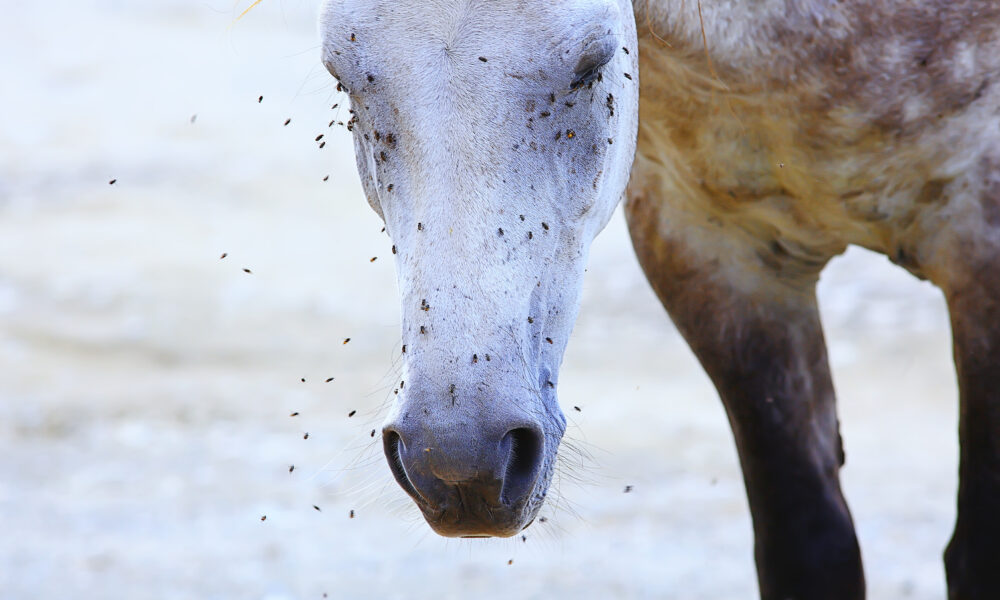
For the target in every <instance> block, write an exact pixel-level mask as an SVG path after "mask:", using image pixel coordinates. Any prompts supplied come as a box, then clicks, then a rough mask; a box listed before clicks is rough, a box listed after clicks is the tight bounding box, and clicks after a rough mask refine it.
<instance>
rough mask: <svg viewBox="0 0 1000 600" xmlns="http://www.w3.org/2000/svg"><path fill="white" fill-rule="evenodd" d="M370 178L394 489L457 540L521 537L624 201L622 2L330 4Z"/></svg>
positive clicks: (330, 25)
mask: <svg viewBox="0 0 1000 600" xmlns="http://www.w3.org/2000/svg"><path fill="white" fill-rule="evenodd" d="M321 30H322V36H323V62H324V63H325V64H326V66H327V68H328V69H329V71H330V72H331V73H332V74H333V76H334V77H335V78H337V79H338V80H339V82H340V84H341V85H342V86H343V87H344V88H346V90H347V92H348V94H349V96H350V100H351V107H352V114H353V116H352V119H351V128H352V130H353V133H354V142H355V149H356V153H357V162H358V171H359V174H360V176H361V180H362V182H363V185H364V189H365V192H366V194H367V196H368V202H369V203H370V204H371V206H372V208H373V209H375V211H376V212H377V213H378V214H379V215H380V216H381V217H382V219H383V220H384V221H385V224H386V231H387V233H388V234H389V235H390V236H391V237H392V240H393V243H394V248H395V252H396V255H395V259H396V272H397V278H398V283H399V291H400V296H401V303H402V325H403V334H402V343H403V344H404V347H403V349H404V354H403V380H404V381H405V385H403V388H402V389H401V390H400V393H399V396H398V400H397V401H396V404H395V406H394V408H393V410H392V411H391V413H390V415H389V416H388V419H387V421H386V423H385V426H384V428H383V440H384V445H385V452H386V456H387V458H388V460H389V464H390V466H391V468H392V471H393V474H394V476H395V477H396V480H397V481H398V482H399V484H400V485H401V486H402V487H403V489H404V490H406V492H407V493H408V494H409V495H410V496H411V497H412V498H413V499H414V501H415V502H416V503H417V505H418V506H419V507H420V509H421V511H422V512H423V514H424V516H425V517H426V519H427V521H428V522H429V523H430V525H431V526H432V527H433V528H434V529H435V530H436V531H437V532H438V533H440V534H442V535H449V536H484V535H495V536H510V535H514V534H515V533H517V532H519V531H521V530H522V529H523V528H525V527H526V526H527V525H528V524H530V523H531V521H532V520H533V519H534V517H535V515H536V514H537V512H538V509H539V508H540V507H541V505H542V502H543V501H544V499H545V495H546V492H547V490H548V487H549V482H550V480H551V476H552V471H553V466H554V464H555V459H556V453H557V449H558V446H559V441H560V439H561V437H562V434H563V432H564V430H565V425H566V419H565V417H564V416H563V414H562V411H561V410H560V409H559V406H558V403H557V399H556V382H557V380H558V371H559V366H560V363H561V361H562V356H563V351H564V350H565V348H566V343H567V340H568V338H569V335H570V331H571V330H572V327H573V322H574V320H575V318H576V314H577V309H578V306H579V301H580V290H581V284H582V279H583V273H584V266H585V264H586V260H587V255H588V251H589V248H590V244H591V242H592V240H593V239H594V236H595V235H597V233H598V232H599V231H600V230H601V229H602V228H603V227H604V226H605V224H606V223H607V222H608V219H609V218H610V217H611V214H612V213H613V211H614V209H615V206H616V205H617V204H618V202H619V200H620V199H621V197H622V195H623V194H624V191H625V186H626V183H627V181H628V176H629V170H630V168H631V165H632V158H633V153H634V150H635V136H636V129H637V118H638V117H637V116H638V96H639V93H638V92H639V90H638V67H637V63H636V56H635V53H636V43H635V23H634V17H633V13H632V7H631V2H630V1H629V0H534V1H532V0H491V1H477V0H328V1H327V2H326V3H325V5H324V7H323V9H322V16H321Z"/></svg>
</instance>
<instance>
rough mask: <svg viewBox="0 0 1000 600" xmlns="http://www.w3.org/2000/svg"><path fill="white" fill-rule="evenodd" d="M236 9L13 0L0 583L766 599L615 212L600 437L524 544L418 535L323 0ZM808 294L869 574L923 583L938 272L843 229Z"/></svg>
mask: <svg viewBox="0 0 1000 600" xmlns="http://www.w3.org/2000/svg"><path fill="white" fill-rule="evenodd" d="M245 4H246V2H244V3H243V5H244V6H245ZM232 10H233V6H232V4H231V3H230V2H229V1H228V0H205V1H203V2H182V1H180V0H149V1H144V2H138V1H136V2H125V1H123V0H76V1H72V2H71V1H68V0H57V1H50V2H44V3H43V2H38V3H34V2H28V1H15V2H12V3H7V4H6V5H5V7H4V10H3V14H2V18H0V55H2V56H3V57H4V58H3V60H2V61H0V81H2V82H3V91H2V92H0V107H2V110H0V519H2V530H3V534H2V535H0V597H2V598H5V599H6V598H17V599H20V598H25V599H27V598H275V599H276V598H320V597H321V596H322V593H324V592H326V593H328V594H329V596H330V597H331V598H467V597H476V598H501V597H502V598H614V597H622V598H676V599H744V598H753V597H755V592H756V584H755V580H754V576H753V567H752V560H751V536H750V522H749V518H748V515H747V509H746V503H745V500H744V496H743V490H742V485H741V482H740V479H739V474H738V471H737V468H736V462H735V452H734V450H733V446H732V443H731V440H730V437H729V433H728V429H727V426H726V422H725V418H724V415H723V412H722V409H721V407H720V405H719V403H718V401H717V400H716V398H715V394H714V391H713V389H712V388H711V387H710V385H709V383H708V381H707V379H706V377H705V376H704V375H703V373H702V372H701V370H700V368H699V367H698V365H697V364H696V362H695V361H694V359H693V358H692V356H691V353H690V352H689V351H688V350H687V348H686V346H685V345H684V344H683V342H682V341H681V340H680V339H679V337H678V335H677V333H676V331H675V330H674V329H673V327H672V325H671V324H670V323H669V321H668V319H667V318H666V316H665V315H664V313H663V311H662V310H661V309H660V307H659V305H658V304H657V303H656V301H655V299H654V298H653V295H652V293H651V292H650V291H649V289H648V286H647V284H646V283H645V280H644V279H643V277H642V275H641V273H640V272H639V270H638V268H637V266H636V264H635V260H634V258H633V256H632V253H631V249H630V246H629V244H628V241H627V236H626V234H625V230H624V226H623V223H622V220H621V219H620V218H616V220H615V221H614V223H613V224H612V225H611V226H610V227H609V229H608V231H606V232H605V233H604V234H603V235H602V237H601V238H600V239H599V240H598V242H597V244H596V245H595V248H594V253H593V261H592V264H591V268H590V274H589V279H588V281H587V286H586V295H585V299H584V305H583V308H582V311H581V317H580V320H579V323H578V326H577V329H576V332H575V334H574V337H573V339H572V341H571V344H570V349H569V352H568V354H567V356H566V362H565V365H564V370H563V374H562V377H561V381H562V387H561V390H560V393H561V396H562V398H563V402H564V405H565V406H567V408H568V407H570V406H572V405H579V406H580V407H581V408H582V409H583V412H581V413H576V412H574V411H572V410H570V412H569V416H570V421H571V427H570V431H569V435H570V436H571V438H572V440H573V441H574V442H575V444H576V445H577V446H578V447H580V448H582V449H583V450H584V451H585V452H586V453H587V454H589V455H590V456H591V457H592V458H591V459H590V460H588V461H586V462H585V463H584V464H583V465H582V466H580V465H577V466H571V467H570V468H569V470H568V471H567V472H566V474H565V475H564V476H563V477H562V478H561V483H560V485H559V488H560V490H559V491H560V492H561V496H562V500H561V501H559V502H553V503H551V504H550V505H549V506H548V507H547V508H546V509H545V514H546V515H548V517H549V521H548V522H547V523H545V524H536V526H533V527H532V528H531V529H529V530H528V531H527V536H528V539H527V542H525V543H522V542H521V541H520V540H514V541H511V540H494V541H485V542H484V541H448V540H444V539H441V538H437V537H435V536H433V535H432V534H430V533H429V530H428V528H427V527H426V525H424V524H423V523H422V521H421V520H420V518H419V516H418V515H417V513H416V511H415V509H413V508H412V507H411V506H410V505H409V502H408V501H407V500H406V499H405V497H404V496H403V493H402V492H401V491H400V490H399V489H398V488H397V487H396V485H395V484H394V483H392V482H391V480H390V476H389V473H388V469H387V468H386V467H385V465H384V463H383V461H382V459H381V456H380V451H379V448H378V447H377V446H374V445H373V440H372V439H371V438H370V437H369V431H370V430H371V429H372V428H373V427H375V426H377V424H378V422H379V419H380V415H381V412H382V408H383V407H384V406H385V404H384V402H385V401H386V400H387V399H388V398H389V396H390V394H391V388H392V382H393V381H394V374H395V367H394V360H395V358H396V357H397V354H396V349H397V344H398V339H399V338H398V333H397V305H396V295H395V288H394V278H393V274H392V264H391V260H389V259H390V256H389V253H388V246H389V243H388V241H387V239H386V238H385V237H384V236H382V235H380V234H379V228H380V223H379V222H378V220H377V219H376V217H375V216H374V214H373V213H372V212H371V211H370V210H369V209H368V208H367V206H366V204H365V203H364V201H363V199H362V198H361V195H360V191H359V187H358V184H357V182H356V175H355V173H354V167H353V159H352V157H351V151H350V146H349V144H348V138H347V134H346V132H344V131H343V130H341V129H336V128H335V129H332V130H327V128H326V124H327V122H328V121H329V119H331V118H334V116H337V115H339V117H340V118H342V119H343V117H344V114H345V113H344V112H343V111H341V112H339V113H335V112H334V113H332V112H331V111H330V109H329V106H330V104H332V102H334V101H336V99H335V95H334V93H333V90H332V89H331V83H330V80H329V78H328V77H327V76H326V74H325V71H323V70H322V68H321V67H320V66H319V65H318V60H317V50H316V35H315V32H314V27H315V26H314V21H315V19H314V15H315V10H316V6H315V2H314V1H312V0H310V1H297V0H284V1H281V0H268V1H267V2H265V3H264V5H262V6H261V7H259V8H258V9H256V10H255V11H254V12H253V13H251V16H250V18H248V19H247V20H245V21H243V22H241V23H240V24H238V25H237V26H235V27H233V28H231V29H230V28H228V26H229V25H230V22H231V18H232V15H233V12H232ZM261 94H263V95H264V101H263V102H262V103H260V104H258V103H257V97H258V96H259V95H261ZM194 114H197V119H196V121H195V122H194V123H191V122H190V118H191V116H192V115H194ZM288 117H291V118H292V123H291V125H289V126H288V127H282V123H283V122H284V120H285V119H286V118H288ZM320 132H327V135H328V136H329V141H330V143H329V144H328V145H327V147H326V148H325V149H323V150H319V149H317V147H316V144H315V143H314V142H313V138H314V137H315V136H316V135H317V134H318V133H320ZM327 174H329V175H330V180H329V181H328V182H323V181H322V177H323V176H324V175H327ZM111 178H117V179H118V182H117V183H116V184H115V185H114V186H109V185H108V180H109V179H111ZM224 251H225V252H228V253H229V257H228V258H226V259H225V260H221V261H220V260H218V256H219V254H220V253H221V252H224ZM372 256H379V257H380V259H379V260H378V261H377V262H375V263H374V264H372V263H370V262H369V259H370V258H371V257H372ZM243 267H248V268H250V269H252V270H253V274H252V275H247V274H245V273H243V272H242V270H241V269H242V268H243ZM821 301H822V306H823V316H824V319H825V322H826V326H827V330H828V331H827V333H828V338H829V341H830V353H831V356H832V362H833V366H834V371H835V377H836V382H837V386H838V391H839V394H840V398H841V417H842V421H843V423H844V425H843V433H844V438H845V441H846V444H847V453H848V465H847V468H846V470H845V471H844V474H843V478H844V487H845V488H846V492H847V494H848V497H849V499H850V501H851V503H852V507H853V510H854V515H855V518H856V521H857V525H858V531H859V535H860V537H861V541H862V546H863V551H864V555H865V559H866V565H867V575H868V579H869V582H870V585H869V589H870V597H871V598H876V599H880V598H943V597H944V591H943V590H944V583H943V581H944V578H943V570H942V567H941V563H940V558H939V557H940V554H941V551H942V549H943V547H944V544H945V543H946V541H947V538H948V536H949V535H950V529H951V525H952V522H953V519H954V508H953V506H954V500H953V498H954V490H955V485H956V481H955V470H956V452H957V446H956V441H955V430H956V391H955V383H954V376H953V372H952V367H951V363H950V356H949V352H950V348H949V338H948V331H947V321H946V315H945V313H944V307H943V302H942V299H941V296H940V294H939V293H938V292H937V291H936V290H935V289H934V288H932V287H930V286H929V285H927V284H923V283H919V282H917V281H916V280H914V279H912V278H910V277H909V276H908V275H906V274H905V273H903V272H902V271H900V270H898V269H895V268H894V267H892V266H891V265H889V263H888V262H887V261H886V260H885V259H884V258H881V257H877V256H874V255H870V254H867V253H863V252H860V251H852V252H849V253H848V255H847V256H846V257H844V258H842V259H839V260H837V261H835V262H834V263H833V264H832V265H831V267H830V268H829V269H828V270H827V272H826V273H824V278H823V282H822V284H821ZM348 336H349V337H351V338H352V341H351V342H350V344H348V345H343V344H341V341H342V340H343V338H345V337H348ZM329 376H335V377H336V380H335V381H334V382H332V383H329V384H326V383H323V380H324V379H325V378H327V377H329ZM302 377H305V378H306V383H302V382H301V381H300V378H302ZM353 409H357V410H358V415H357V416H355V417H354V418H353V419H348V418H347V413H348V411H350V410H353ZM293 410H295V411H299V412H300V413H301V415H300V416H299V417H296V418H290V417H289V416H288V415H289V413H290V412H291V411H293ZM306 431H308V432H309V434H310V436H309V439H308V440H304V439H303V434H304V432H306ZM570 462H572V461H570ZM291 464H294V465H295V466H296V469H295V471H294V473H292V474H289V472H288V467H289V465H291ZM576 480H580V482H577V481H576ZM626 484H628V485H633V486H634V487H635V491H634V492H633V493H631V494H623V493H622V488H623V487H624V485H626ZM313 504H315V505H317V506H319V507H320V508H322V512H317V511H315V510H314V509H313V508H312V505H313ZM351 509H354V510H355V511H356V518H354V519H353V520H352V519H349V518H348V511H349V510H351ZM264 514H266V515H267V517H268V518H267V521H266V522H261V521H260V516H261V515H264ZM509 559H513V560H514V563H513V565H510V566H508V564H507V562H508V560H509Z"/></svg>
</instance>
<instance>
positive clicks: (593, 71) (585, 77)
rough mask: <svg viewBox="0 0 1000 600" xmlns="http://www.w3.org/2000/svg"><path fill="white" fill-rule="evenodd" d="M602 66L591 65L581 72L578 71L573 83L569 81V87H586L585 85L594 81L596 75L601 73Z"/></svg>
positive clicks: (575, 88) (574, 88) (576, 88)
mask: <svg viewBox="0 0 1000 600" xmlns="http://www.w3.org/2000/svg"><path fill="white" fill-rule="evenodd" d="M602 66H604V65H599V66H596V67H591V68H589V69H587V70H586V71H584V72H583V73H578V74H577V76H576V79H574V80H573V83H571V84H570V85H569V89H571V90H578V89H580V88H582V87H586V86H588V85H590V84H592V83H594V81H595V80H596V79H597V77H598V75H600V74H601V67H602Z"/></svg>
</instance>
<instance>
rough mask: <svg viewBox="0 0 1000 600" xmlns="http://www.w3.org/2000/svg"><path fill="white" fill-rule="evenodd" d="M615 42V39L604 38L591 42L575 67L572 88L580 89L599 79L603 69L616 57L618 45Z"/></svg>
mask: <svg viewBox="0 0 1000 600" xmlns="http://www.w3.org/2000/svg"><path fill="white" fill-rule="evenodd" d="M613 42H614V40H613V39H606V40H605V39H602V40H599V41H597V42H592V43H591V44H589V46H588V48H587V50H586V51H585V52H584V53H583V56H581V57H580V62H578V63H577V65H576V68H575V69H573V75H574V78H573V83H571V84H570V86H569V87H570V89H571V90H578V89H580V88H582V87H584V86H589V85H591V84H592V83H594V81H596V80H599V78H600V76H601V69H602V68H603V67H604V65H606V64H608V63H609V62H611V59H612V58H614V55H615V47H616V46H615V45H614V43H613Z"/></svg>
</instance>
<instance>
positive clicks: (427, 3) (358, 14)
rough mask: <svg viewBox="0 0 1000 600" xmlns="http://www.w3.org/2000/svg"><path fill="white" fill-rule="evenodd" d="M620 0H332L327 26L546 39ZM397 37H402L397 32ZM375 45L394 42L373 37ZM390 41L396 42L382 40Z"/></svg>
mask: <svg viewBox="0 0 1000 600" xmlns="http://www.w3.org/2000/svg"><path fill="white" fill-rule="evenodd" d="M617 4H618V2H617V0H413V1H401V0H328V1H327V3H326V6H325V8H324V10H323V12H324V14H325V15H326V17H327V18H325V19H324V23H323V27H324V29H339V28H343V27H345V26H349V27H356V28H363V29H365V30H366V31H368V32H369V33H373V32H380V33H387V32H390V31H392V32H395V34H396V35H397V36H402V38H403V39H404V40H407V41H411V40H428V41H437V39H438V38H440V36H447V37H448V38H449V40H444V41H455V42H461V41H463V40H466V39H480V40H484V39H491V40H493V41H496V42H507V43H510V42H516V41H517V40H547V39H548V38H549V37H550V36H552V35H559V34H565V33H568V32H571V31H574V30H579V29H581V28H586V27H588V26H600V25H601V24H602V22H604V21H607V20H608V19H609V18H610V17H612V16H613V15H614V14H615V12H617V11H616V9H617ZM397 39H398V38H397ZM372 41H373V43H375V47H376V48H377V47H379V46H380V44H379V43H378V42H379V41H381V42H392V41H393V39H391V38H387V37H383V38H381V39H380V40H372ZM381 45H383V46H385V47H390V46H391V45H392V44H389V43H387V44H381Z"/></svg>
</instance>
